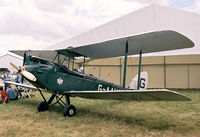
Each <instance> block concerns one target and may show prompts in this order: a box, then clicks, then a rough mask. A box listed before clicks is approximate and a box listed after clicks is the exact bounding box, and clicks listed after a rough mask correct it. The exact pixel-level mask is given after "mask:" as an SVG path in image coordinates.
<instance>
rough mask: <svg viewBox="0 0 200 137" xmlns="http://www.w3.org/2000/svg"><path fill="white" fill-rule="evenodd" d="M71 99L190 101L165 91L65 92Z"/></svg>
mask: <svg viewBox="0 0 200 137" xmlns="http://www.w3.org/2000/svg"><path fill="white" fill-rule="evenodd" d="M65 94H69V95H71V96H73V97H81V98H88V99H104V100H126V101H191V99H190V98H188V97H186V96H184V95H181V94H180V93H178V92H175V91H170V90H167V89H154V90H120V91H67V92H65Z"/></svg>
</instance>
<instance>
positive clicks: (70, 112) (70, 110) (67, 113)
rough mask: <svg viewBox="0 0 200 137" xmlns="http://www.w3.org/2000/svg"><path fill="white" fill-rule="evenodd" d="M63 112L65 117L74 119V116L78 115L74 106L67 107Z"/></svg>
mask: <svg viewBox="0 0 200 137" xmlns="http://www.w3.org/2000/svg"><path fill="white" fill-rule="evenodd" d="M63 111H64V117H65V116H69V117H72V116H74V115H76V108H75V106H74V105H67V106H65V107H64V110H63Z"/></svg>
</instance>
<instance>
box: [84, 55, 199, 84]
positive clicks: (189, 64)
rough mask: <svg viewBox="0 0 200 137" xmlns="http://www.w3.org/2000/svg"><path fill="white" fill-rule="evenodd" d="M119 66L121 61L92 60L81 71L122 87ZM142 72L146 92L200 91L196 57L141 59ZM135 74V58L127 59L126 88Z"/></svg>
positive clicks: (136, 61) (136, 58) (112, 59)
mask: <svg viewBox="0 0 200 137" xmlns="http://www.w3.org/2000/svg"><path fill="white" fill-rule="evenodd" d="M123 63H124V59H123V58H109V59H99V60H93V61H90V62H88V63H87V65H86V68H85V71H86V73H87V74H88V73H90V74H93V75H95V76H98V77H100V78H103V79H105V80H108V81H110V82H113V83H116V84H120V85H122V81H123ZM142 71H147V72H148V76H149V84H148V88H200V55H179V56H165V57H164V56H162V57H161V56H159V57H143V58H142ZM137 73H138V57H129V58H128V67H127V77H126V86H128V85H129V83H130V82H131V80H132V78H133V77H134V76H135V75H137Z"/></svg>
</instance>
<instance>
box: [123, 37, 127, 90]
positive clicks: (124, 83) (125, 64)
mask: <svg viewBox="0 0 200 137" xmlns="http://www.w3.org/2000/svg"><path fill="white" fill-rule="evenodd" d="M127 56H128V40H127V41H126V49H125V60H124V76H123V88H125V85H126V66H127Z"/></svg>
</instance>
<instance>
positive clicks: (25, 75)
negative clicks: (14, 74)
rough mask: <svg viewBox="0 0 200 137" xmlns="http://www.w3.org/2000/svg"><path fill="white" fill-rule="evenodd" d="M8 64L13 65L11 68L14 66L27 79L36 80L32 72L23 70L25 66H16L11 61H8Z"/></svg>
mask: <svg viewBox="0 0 200 137" xmlns="http://www.w3.org/2000/svg"><path fill="white" fill-rule="evenodd" d="M10 65H11V66H12V67H13V68H15V69H17V71H18V72H19V73H21V74H22V75H23V76H24V77H25V78H27V79H29V80H31V81H34V82H35V81H36V80H37V79H36V77H35V76H34V75H33V74H32V73H30V72H28V71H26V70H25V67H22V68H21V67H18V66H16V65H15V64H14V63H12V62H10Z"/></svg>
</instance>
